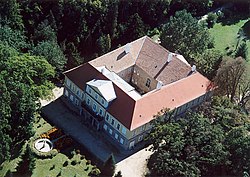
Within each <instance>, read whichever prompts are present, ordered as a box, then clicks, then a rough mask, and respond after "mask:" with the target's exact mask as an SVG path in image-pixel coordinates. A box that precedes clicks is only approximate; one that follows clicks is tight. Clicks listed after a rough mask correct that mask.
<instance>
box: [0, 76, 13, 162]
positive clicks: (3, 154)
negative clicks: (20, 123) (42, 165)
mask: <svg viewBox="0 0 250 177" xmlns="http://www.w3.org/2000/svg"><path fill="white" fill-rule="evenodd" d="M10 111H11V109H10V95H9V92H8V90H7V87H6V84H5V81H4V79H3V78H2V77H1V75H0V142H1V143H0V164H1V163H2V162H3V161H4V160H6V159H9V158H10V147H11V138H10V136H9V135H8V134H7V133H6V132H8V131H10V125H9V124H8V119H9V118H10Z"/></svg>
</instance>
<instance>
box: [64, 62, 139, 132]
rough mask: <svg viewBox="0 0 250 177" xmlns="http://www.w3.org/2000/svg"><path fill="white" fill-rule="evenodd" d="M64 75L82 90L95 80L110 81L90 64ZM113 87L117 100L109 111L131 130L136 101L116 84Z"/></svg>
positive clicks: (110, 106)
mask: <svg viewBox="0 0 250 177" xmlns="http://www.w3.org/2000/svg"><path fill="white" fill-rule="evenodd" d="M64 75H65V76H66V77H67V78H69V79H70V80H71V81H72V82H73V83H75V84H76V85H77V86H78V87H79V88H80V89H82V90H85V87H86V83H87V82H89V81H91V80H93V79H96V80H108V81H109V79H108V78H107V77H106V76H104V75H103V74H102V73H101V72H99V71H98V70H97V69H96V68H94V67H93V66H92V65H90V64H89V63H85V64H83V65H80V66H78V67H75V68H73V69H70V70H68V71H66V72H64ZM113 86H114V91H115V94H116V99H114V100H113V101H112V103H111V104H110V105H109V107H108V109H107V111H108V112H109V113H110V114H111V115H112V116H114V117H115V118H117V119H118V120H119V121H120V122H121V123H122V124H123V125H124V126H125V127H126V128H127V129H130V127H131V123H132V117H133V112H134V108H135V102H136V101H135V100H134V99H133V98H132V97H130V96H129V95H128V94H127V93H125V92H124V91H123V90H122V89H121V88H119V87H118V86H117V85H116V84H115V83H113Z"/></svg>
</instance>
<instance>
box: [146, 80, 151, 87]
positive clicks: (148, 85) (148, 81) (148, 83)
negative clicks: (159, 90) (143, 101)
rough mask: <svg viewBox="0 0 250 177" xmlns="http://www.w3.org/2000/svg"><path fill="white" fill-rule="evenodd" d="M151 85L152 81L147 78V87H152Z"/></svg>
mask: <svg viewBox="0 0 250 177" xmlns="http://www.w3.org/2000/svg"><path fill="white" fill-rule="evenodd" d="M150 83H151V80H150V79H149V78H147V82H146V86H147V87H150Z"/></svg>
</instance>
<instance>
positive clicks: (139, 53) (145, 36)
mask: <svg viewBox="0 0 250 177" xmlns="http://www.w3.org/2000/svg"><path fill="white" fill-rule="evenodd" d="M142 38H144V39H143V42H142V44H141V47H140V49H139V51H138V54H137V56H136V58H135V63H136V60H137V59H138V57H139V54H140V53H141V49H142V47H143V45H144V43H145V40H146V38H148V36H143V37H142Z"/></svg>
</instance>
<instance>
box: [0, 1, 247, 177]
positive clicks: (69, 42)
mask: <svg viewBox="0 0 250 177" xmlns="http://www.w3.org/2000/svg"><path fill="white" fill-rule="evenodd" d="M230 4H231V6H230V7H231V8H230V9H229V10H225V11H224V12H222V13H221V14H219V15H216V16H214V15H211V14H210V15H208V18H207V20H205V21H204V22H200V21H199V20H200V19H201V17H202V16H203V15H206V14H208V13H209V12H211V11H213V10H215V9H218V8H220V7H223V6H225V5H228V1H224V0H200V1H194V0H154V1H152V0H49V1H35V0H34V1H30V0H8V1H2V2H1V5H0V142H1V144H0V164H1V163H2V162H3V161H5V160H8V159H10V158H12V155H13V154H14V152H13V151H17V150H18V148H20V147H21V146H20V145H22V144H23V143H24V140H27V139H29V138H30V137H31V136H32V135H33V134H34V132H32V129H31V127H30V126H31V123H32V121H33V120H34V115H35V114H36V113H37V112H39V110H40V104H39V102H38V99H39V98H44V97H49V96H50V95H51V89H52V88H53V87H54V86H55V85H58V84H61V81H62V79H63V74H62V73H63V71H65V70H67V69H70V68H73V67H75V66H78V65H80V64H82V63H84V62H87V61H90V60H92V59H94V58H96V57H98V56H101V55H103V54H105V53H107V52H109V51H111V50H113V49H116V48H117V47H119V46H122V45H124V44H126V43H128V42H131V41H133V40H135V39H137V38H140V37H142V36H144V35H148V36H150V37H153V36H157V37H159V39H160V40H161V45H163V46H164V47H166V48H167V49H168V50H170V51H173V52H179V53H181V54H182V55H184V56H185V58H186V59H187V60H188V61H189V63H191V64H196V65H197V66H198V68H199V69H198V70H199V71H200V72H201V73H202V74H204V75H205V76H206V77H208V78H209V79H211V80H214V81H215V83H217V84H218V86H219V89H218V93H217V94H218V95H225V96H227V97H228V98H229V100H227V101H229V102H230V103H237V106H239V107H237V108H235V109H236V110H237V111H238V110H239V109H240V110H245V108H246V106H247V104H248V103H249V102H248V101H249V88H250V79H249V75H248V74H247V73H249V70H248V65H249V64H248V63H249V62H248V61H247V52H246V51H247V46H246V44H245V45H244V40H249V36H248V38H244V40H242V41H243V42H242V44H240V45H239V46H238V47H237V49H236V51H235V53H230V54H229V55H228V56H225V55H224V54H222V53H221V52H219V51H218V50H216V48H214V41H213V38H212V37H211V36H210V35H209V32H208V29H209V28H211V27H212V26H213V24H214V23H215V22H216V20H221V21H223V20H225V19H226V18H227V17H231V16H232V15H233V14H234V13H238V12H240V13H242V14H247V15H248V16H249V14H250V12H249V11H250V3H249V2H248V1H237V0H231V1H230ZM249 26H250V25H248V27H247V28H246V30H245V31H244V30H243V31H242V34H243V35H244V36H247V35H249V34H247V33H248V32H247V31H248V29H250V27H249ZM197 34H199V35H197ZM187 36H188V38H187ZM235 58H237V59H235ZM231 66H235V70H233V71H235V72H231V71H230V68H232V67H231ZM237 67H238V68H237ZM242 68H243V69H242ZM237 71H242V72H237ZM233 75H236V76H238V77H235V78H234V77H232V78H233V79H232V80H228V77H230V76H233ZM232 85H233V86H232ZM235 100H236V101H235ZM227 101H226V103H227V104H228V105H229V104H230V103H228V102H227ZM217 102H218V101H217ZM221 102H223V101H221ZM224 102H225V101H224ZM224 102H223V103H224ZM221 104H222V103H221ZM228 105H226V106H228ZM215 107H216V106H215ZM232 107H233V106H232V105H230V106H228V107H226V108H225V109H229V108H230V109H231V108H232ZM216 108H217V107H216ZM204 110H205V109H204ZM204 110H203V111H204ZM210 111H211V110H210ZM216 111H217V110H216ZM233 112H234V111H233ZM243 112H246V111H243ZM226 113H227V115H228V116H229V117H230V116H231V117H232V116H234V115H232V114H229V113H228V112H227V111H226V112H225V114H226ZM204 114H205V113H204ZM206 115H207V114H206ZM237 116H238V115H237ZM196 117H202V116H201V115H196ZM243 117H244V116H243ZM202 121H203V120H202ZM246 122H247V121H246ZM246 122H245V123H246ZM205 123H206V121H205ZM205 123H204V122H202V123H201V124H205ZM241 123H242V122H241ZM184 124H185V123H180V125H175V124H173V125H169V126H171V129H173V128H174V129H175V128H177V129H180V127H181V126H187V125H184ZM243 124H244V123H243ZM246 124H247V123H246ZM240 125H242V124H240ZM248 125H249V124H248ZM176 126H177V127H176ZM179 126H180V127H179ZM197 126H198V125H197ZM216 126H217V125H216ZM230 126H232V125H231V124H230ZM245 129H247V130H249V126H248V127H242V130H241V129H240V130H237V131H239V132H232V133H231V134H230V136H229V137H227V138H233V137H234V134H233V133H235V134H238V133H244V132H246V130H245ZM220 131H222V130H221V129H219V128H218V130H217V129H215V130H214V131H212V132H211V133H214V134H217V133H219V132H220ZM226 131H227V132H229V129H227V130H226ZM235 131H236V130H235ZM170 133H172V132H170ZM180 134H181V133H180ZM180 136H181V135H180ZM204 136H205V135H204ZM211 136H212V135H211ZM235 136H236V135H235ZM216 138H218V139H219V140H220V141H222V139H223V138H225V137H224V135H223V137H216ZM223 140H224V139H223ZM152 141H153V140H152ZM214 141H216V142H217V139H216V140H214ZM214 141H213V143H214ZM230 141H231V139H230ZM237 141H238V140H237ZM242 141H243V140H242ZM244 141H245V140H244ZM231 143H232V144H230V145H228V146H227V148H234V147H235V146H236V145H237V146H238V145H239V144H240V143H239V142H237V143H238V144H237V143H236V142H231ZM233 143H236V144H233ZM247 143H248V144H247V145H246V147H247V148H248V149H244V150H246V151H244V153H245V154H244V153H240V152H239V153H238V154H236V156H237V155H238V156H237V157H232V158H243V157H242V154H243V156H244V155H246V156H244V158H247V157H249V154H246V152H250V149H249V147H250V144H249V139H247ZM217 145H218V144H217ZM218 146H219V145H218ZM156 148H157V146H156ZM219 150H220V149H219ZM219 150H218V153H221V151H219ZM232 150H233V149H227V151H226V152H225V153H224V154H223V156H222V157H224V159H225V158H226V157H231V156H228V154H230V153H231V151H232ZM240 150H241V149H240ZM240 150H239V151H240ZM213 155H214V156H215V155H216V154H213ZM220 155H221V154H220ZM155 156H156V155H155ZM222 157H221V158H222ZM185 158H187V157H185ZM156 159H157V158H156ZM249 159H250V158H249ZM208 160H210V159H208ZM212 160H214V159H212ZM216 160H217V161H216V162H214V164H216V163H217V162H218V163H219V162H221V161H223V159H216ZM246 160H247V159H246ZM197 161H198V160H197ZM156 162H157V161H156ZM227 162H228V163H231V164H233V163H235V162H234V161H230V160H228V161H227ZM199 163H200V162H199ZM199 163H197V164H199ZM204 163H207V162H204ZM204 163H203V164H201V163H200V164H199V165H200V166H199V167H200V168H199V170H201V169H202V168H204V166H203V165H204ZM242 163H243V162H242ZM244 163H245V162H244ZM249 163H250V162H249V161H247V162H246V163H245V164H244V168H245V169H246V170H248V171H249V166H250V165H249ZM216 165H217V164H216ZM226 165H228V164H226ZM226 165H225V166H226ZM247 165H248V166H247ZM225 166H224V168H223V169H225ZM158 167H159V166H157V167H154V168H158ZM213 167H214V166H213ZM220 167H221V166H220ZM152 168H153V167H152ZM185 168H189V166H186V167H185ZM216 168H219V167H218V166H216ZM231 168H232V167H231V166H230V168H229V171H230V173H229V174H237V172H243V171H244V170H242V169H240V170H238V171H237V169H236V171H234V170H233V169H231ZM237 168H240V164H239V167H237ZM159 169H160V168H159ZM211 169H212V167H211ZM171 170H173V169H171ZM171 170H170V171H165V173H166V174H167V173H168V174H169V175H170V174H171V175H172V176H178V175H182V176H186V175H187V174H183V173H181V170H180V173H178V174H172V171H171ZM182 170H183V169H182ZM190 170H192V169H190ZM156 171H157V170H156ZM184 171H185V170H184ZM190 174H193V175H187V176H196V175H198V176H199V175H200V174H201V173H200V172H199V171H197V169H195V168H194V169H193V171H192V172H190ZM157 175H161V174H160V173H159V174H157Z"/></svg>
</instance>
